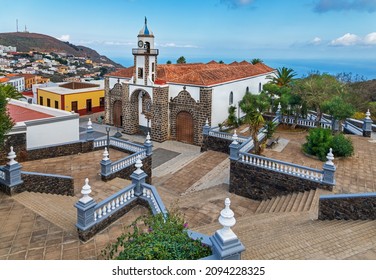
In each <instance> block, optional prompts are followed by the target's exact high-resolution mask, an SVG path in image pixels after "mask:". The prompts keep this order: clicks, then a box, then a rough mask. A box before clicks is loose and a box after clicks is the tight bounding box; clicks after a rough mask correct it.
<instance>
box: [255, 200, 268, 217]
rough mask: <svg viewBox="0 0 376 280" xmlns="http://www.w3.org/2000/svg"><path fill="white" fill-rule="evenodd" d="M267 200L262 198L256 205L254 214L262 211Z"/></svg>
mask: <svg viewBox="0 0 376 280" xmlns="http://www.w3.org/2000/svg"><path fill="white" fill-rule="evenodd" d="M267 201H268V200H262V201H261V203H260V205H259V206H258V207H257V209H256V212H255V214H258V213H262V209H264V207H265V205H266V203H267Z"/></svg>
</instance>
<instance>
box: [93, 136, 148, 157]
mask: <svg viewBox="0 0 376 280" xmlns="http://www.w3.org/2000/svg"><path fill="white" fill-rule="evenodd" d="M106 146H107V139H103V138H102V139H96V140H94V148H101V147H106ZM110 146H112V147H116V148H119V149H122V150H127V151H131V152H134V153H137V152H141V151H144V150H145V147H144V146H142V145H139V144H136V143H132V142H129V141H125V140H121V139H117V138H113V137H110Z"/></svg>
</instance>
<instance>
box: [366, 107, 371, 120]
mask: <svg viewBox="0 0 376 280" xmlns="http://www.w3.org/2000/svg"><path fill="white" fill-rule="evenodd" d="M370 117H371V113H370V111H369V109H368V110H367V113H366V119H370Z"/></svg>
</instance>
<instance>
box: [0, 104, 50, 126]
mask: <svg viewBox="0 0 376 280" xmlns="http://www.w3.org/2000/svg"><path fill="white" fill-rule="evenodd" d="M7 108H8V112H9V115H10V117H11V118H12V119H13V121H14V122H24V121H32V120H39V119H46V118H51V117H53V116H52V115H48V114H45V113H41V112H38V111H35V110H31V109H28V108H25V107H22V106H17V105H14V104H9V103H8V104H7Z"/></svg>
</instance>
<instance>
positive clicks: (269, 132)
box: [265, 121, 277, 139]
mask: <svg viewBox="0 0 376 280" xmlns="http://www.w3.org/2000/svg"><path fill="white" fill-rule="evenodd" d="M265 126H266V138H268V139H270V138H272V137H273V134H274V132H275V131H276V129H277V125H276V124H275V123H274V122H273V121H267V122H265Z"/></svg>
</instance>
